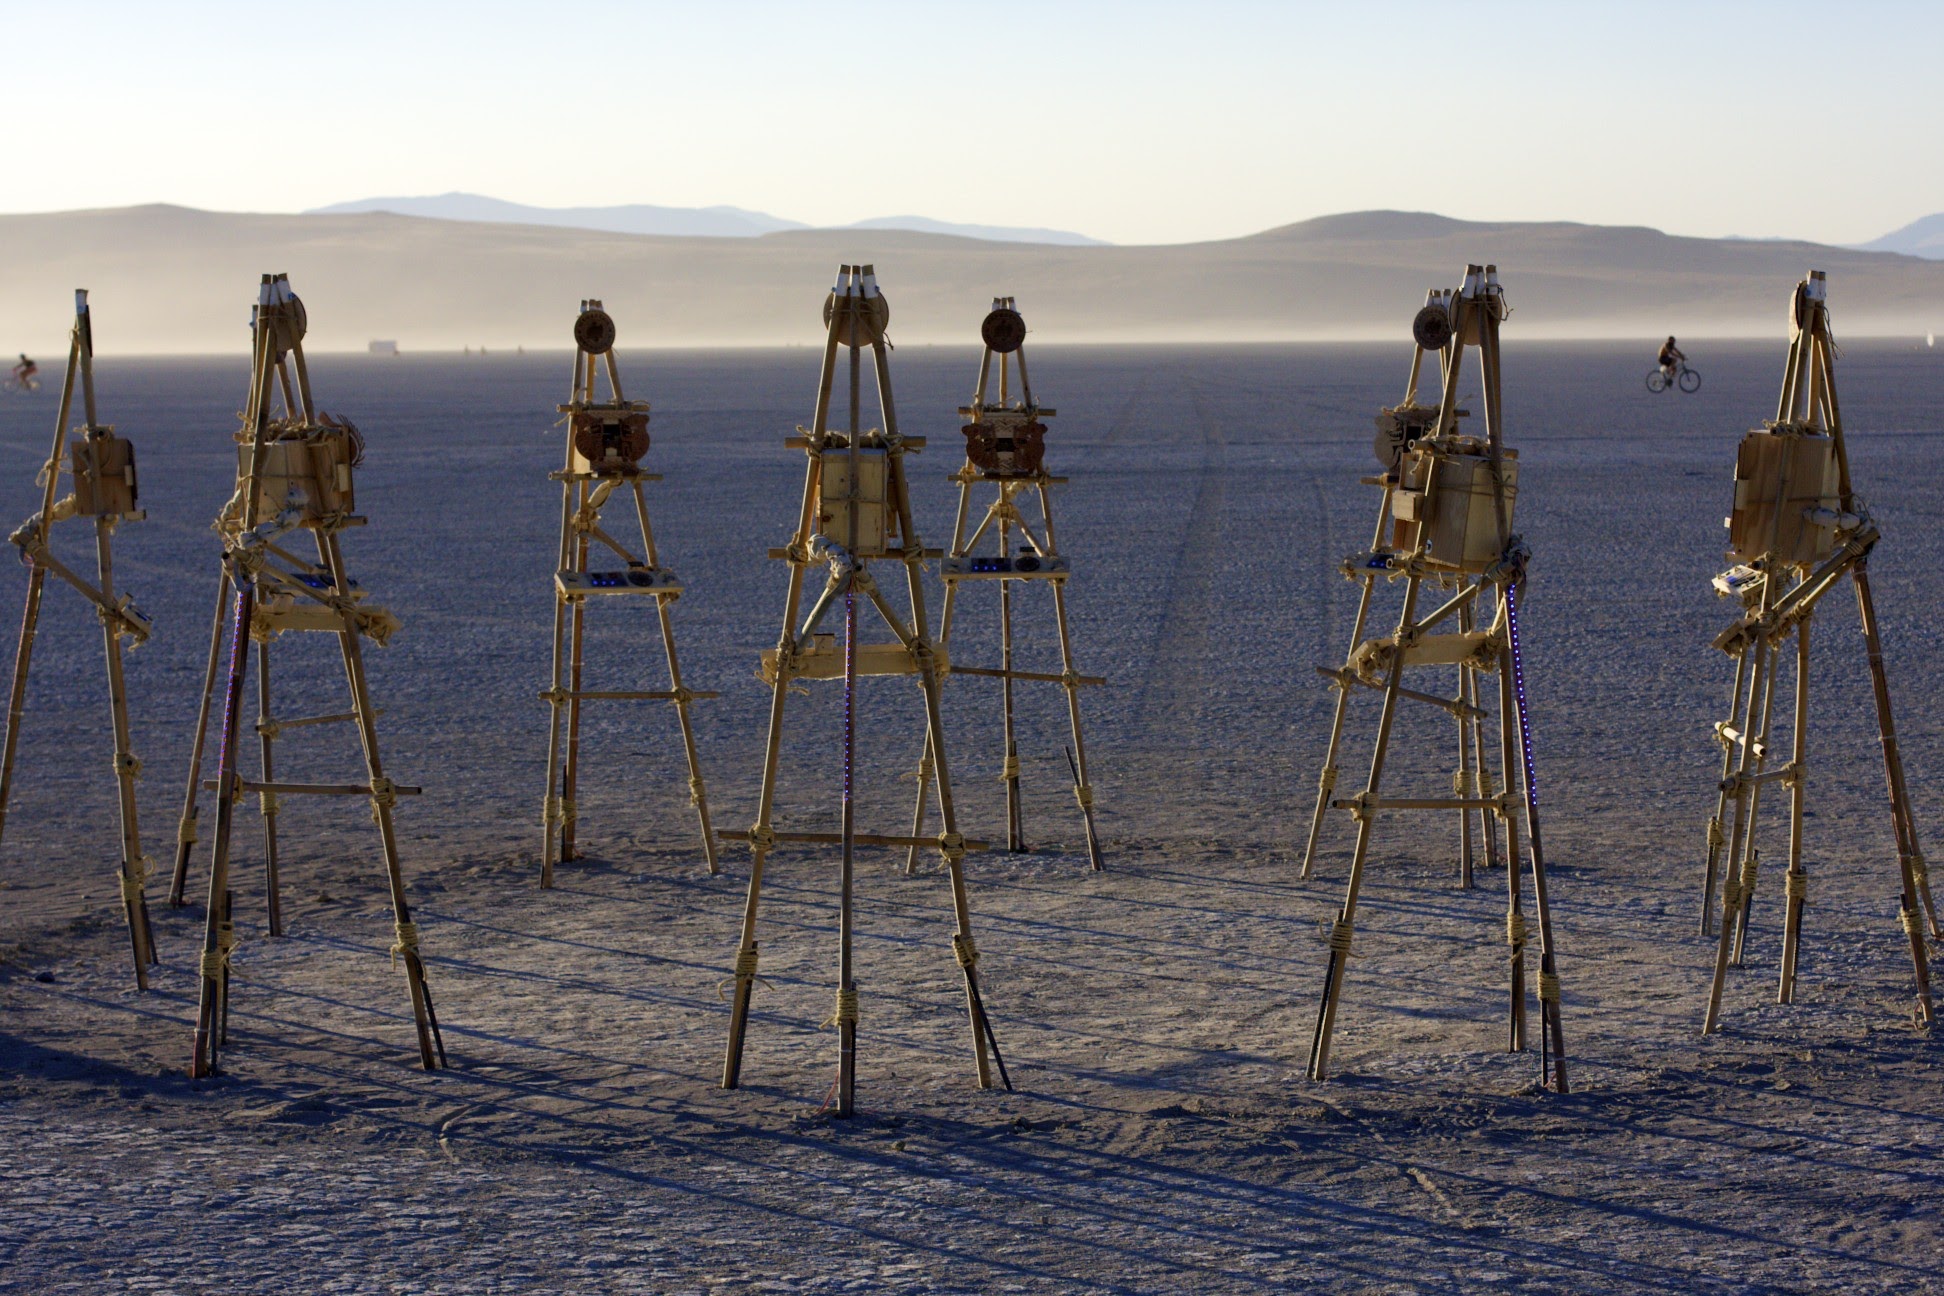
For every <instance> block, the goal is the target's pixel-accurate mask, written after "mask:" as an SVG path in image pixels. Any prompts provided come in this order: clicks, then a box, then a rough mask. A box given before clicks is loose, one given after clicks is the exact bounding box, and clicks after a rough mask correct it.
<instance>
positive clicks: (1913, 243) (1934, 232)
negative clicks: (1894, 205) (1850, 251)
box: [1856, 212, 1944, 261]
mask: <svg viewBox="0 0 1944 1296" xmlns="http://www.w3.org/2000/svg"><path fill="white" fill-rule="evenodd" d="M1856 246H1857V247H1858V248H1859V249H1860V250H1862V251H1864V252H1901V253H1903V254H1904V255H1905V256H1914V257H1923V258H1924V259H1925V260H1926V261H1944V212H1935V213H1933V214H1931V215H1929V216H1920V217H1918V218H1917V219H1916V220H1914V221H1912V222H1910V224H1908V225H1906V226H1904V227H1903V228H1902V229H1897V230H1892V231H1890V232H1889V233H1888V234H1885V235H1884V236H1883V237H1882V238H1880V239H1872V240H1871V241H1870V242H1868V243H1858V244H1857V245H1856Z"/></svg>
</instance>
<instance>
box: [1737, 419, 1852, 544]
mask: <svg viewBox="0 0 1944 1296" xmlns="http://www.w3.org/2000/svg"><path fill="white" fill-rule="evenodd" d="M1841 503H1842V495H1841V487H1840V481H1839V478H1838V475H1837V470H1836V443H1835V442H1834V441H1833V440H1831V439H1830V438H1829V437H1827V436H1824V435H1822V434H1821V433H1817V432H1808V431H1796V430H1791V429H1782V430H1777V431H1767V430H1763V431H1757V432H1750V433H1749V434H1748V435H1747V436H1745V437H1743V438H1742V442H1741V448H1740V450H1739V451H1737V453H1736V455H1735V506H1734V511H1733V512H1732V513H1730V514H1729V515H1728V551H1729V553H1730V555H1731V556H1733V557H1735V558H1739V559H1741V560H1742V561H1744V562H1755V561H1758V560H1761V559H1769V560H1771V561H1774V562H1777V563H1781V564H1783V565H1785V566H1804V565H1813V564H1815V563H1818V562H1821V561H1822V560H1823V559H1824V558H1827V557H1829V555H1830V554H1832V553H1834V552H1835V549H1836V522H1837V520H1838V516H1839V509H1840V506H1841Z"/></svg>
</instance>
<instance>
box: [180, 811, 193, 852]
mask: <svg viewBox="0 0 1944 1296" xmlns="http://www.w3.org/2000/svg"><path fill="white" fill-rule="evenodd" d="M195 844H196V815H195V812H194V811H191V812H190V813H188V814H186V815H184V816H182V822H181V823H179V824H177V825H176V845H178V846H194V845H195Z"/></svg>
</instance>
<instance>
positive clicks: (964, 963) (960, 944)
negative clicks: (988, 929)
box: [952, 932, 979, 972]
mask: <svg viewBox="0 0 1944 1296" xmlns="http://www.w3.org/2000/svg"><path fill="white" fill-rule="evenodd" d="M952 957H954V958H956V959H957V960H958V965H959V966H960V967H962V968H964V969H965V970H966V971H968V972H970V971H971V970H972V969H973V968H976V967H977V966H978V965H979V950H978V947H977V946H976V945H974V944H973V943H972V937H971V936H970V935H969V934H966V933H963V932H953V933H952Z"/></svg>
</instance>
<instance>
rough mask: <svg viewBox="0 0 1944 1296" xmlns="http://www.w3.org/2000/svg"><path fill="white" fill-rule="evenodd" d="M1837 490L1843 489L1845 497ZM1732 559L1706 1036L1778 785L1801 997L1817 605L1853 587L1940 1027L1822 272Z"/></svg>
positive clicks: (1742, 499) (1739, 502)
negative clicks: (1787, 693)
mask: <svg viewBox="0 0 1944 1296" xmlns="http://www.w3.org/2000/svg"><path fill="white" fill-rule="evenodd" d="M1831 487H1833V490H1832V489H1831ZM1729 524H1730V544H1731V546H1732V547H1733V548H1732V549H1731V552H1733V553H1734V554H1735V556H1739V557H1742V558H1743V559H1744V560H1745V561H1744V562H1743V563H1742V564H1739V565H1737V566H1735V567H1732V568H1730V569H1729V570H1728V571H1726V572H1723V573H1722V574H1721V575H1720V576H1717V577H1716V578H1715V582H1714V584H1715V588H1716V589H1717V590H1718V591H1719V592H1720V593H1721V594H1724V595H1732V596H1735V597H1737V598H1739V599H1740V601H1741V603H1742V615H1741V616H1740V617H1738V618H1737V619H1736V620H1735V622H1734V624H1733V625H1731V626H1729V627H1728V628H1727V629H1726V630H1724V631H1723V632H1722V633H1721V634H1720V635H1718V636H1716V638H1715V647H1717V648H1719V649H1720V650H1721V651H1723V652H1725V653H1727V654H1728V655H1730V656H1731V657H1733V658H1734V659H1735V682H1734V691H1733V693H1732V694H1731V695H1730V698H1729V707H1728V711H1729V716H1728V719H1727V720H1726V721H1725V722H1723V723H1721V724H1718V725H1716V726H1715V735H1716V737H1717V738H1718V739H1719V740H1720V742H1721V744H1722V764H1721V780H1720V784H1719V788H1718V792H1717V795H1716V799H1715V813H1714V817H1713V818H1712V819H1710V820H1709V821H1708V833H1707V864H1706V867H1705V870H1704V876H1703V881H1702V900H1701V929H1702V934H1703V935H1706V934H1708V932H1709V929H1710V927H1711V926H1712V925H1713V924H1712V923H1711V914H1712V911H1713V908H1714V894H1715V889H1716V882H1717V880H1719V881H1720V883H1721V887H1720V889H1721V923H1720V926H1719V929H1718V931H1717V932H1716V943H1715V961H1714V975H1713V978H1712V980H1711V982H1710V984H1709V988H1708V1006H1707V1011H1706V1013H1705V1015H1704V1016H1703V1018H1702V1026H1701V1030H1702V1033H1703V1034H1708V1033H1710V1032H1712V1031H1714V1030H1715V1029H1716V1028H1717V1027H1718V1026H1719V1025H1720V1023H1721V997H1722V990H1723V987H1724V984H1725V983H1726V980H1727V975H1728V969H1729V968H1730V967H1731V966H1734V967H1739V966H1741V964H1742V961H1743V956H1744V954H1745V951H1746V946H1747V940H1748V926H1749V920H1750V917H1751V916H1752V912H1753V906H1754V902H1755V892H1756V883H1757V878H1758V876H1759V871H1760V869H1759V866H1760V861H1761V854H1760V852H1759V850H1758V849H1757V848H1756V846H1755V824H1756V818H1757V815H1758V813H1759V811H1760V808H1761V794H1762V788H1763V786H1764V785H1766V784H1768V783H1780V784H1782V785H1783V786H1784V787H1785V788H1786V789H1787V790H1788V793H1789V864H1788V871H1787V873H1786V874H1785V876H1784V881H1783V897H1784V910H1783V928H1782V959H1781V972H1780V977H1779V984H1778V986H1777V989H1776V1002H1777V1003H1784V1004H1786V1003H1790V1002H1793V1000H1794V998H1795V982H1796V963H1797V957H1798V955H1799V953H1800V950H1801V934H1802V911H1803V908H1804V906H1805V904H1806V903H1807V900H1808V894H1809V875H1808V872H1807V870H1806V869H1805V867H1804V865H1803V860H1802V847H1803V822H1802V821H1803V815H1804V811H1805V808H1806V805H1807V799H1808V783H1809V778H1808V775H1809V762H1808V746H1807V743H1808V728H1809V683H1810V675H1811V669H1810V667H1811V661H1810V655H1809V629H1810V620H1811V618H1812V616H1813V615H1814V613H1815V610H1816V607H1817V605H1818V603H1819V602H1820V601H1821V600H1822V598H1823V596H1824V595H1825V594H1828V593H1829V592H1830V591H1831V590H1832V589H1834V588H1835V586H1836V585H1837V584H1838V583H1839V582H1841V580H1842V578H1843V577H1844V576H1848V577H1849V578H1850V580H1851V582H1852V583H1853V584H1854V585H1855V588H1856V604H1857V611H1858V613H1859V615H1860V618H1861V621H1862V630H1863V642H1864V647H1865V654H1866V656H1867V658H1868V660H1869V667H1870V683H1871V686H1872V692H1873V694H1874V697H1875V701H1876V717H1877V730H1878V737H1879V738H1880V740H1881V744H1882V748H1883V764H1884V776H1885V780H1886V782H1887V784H1888V788H1889V793H1890V821H1891V827H1892V829H1893V830H1894V833H1895V837H1896V844H1897V863H1898V877H1899V883H1900V891H1899V895H1898V917H1899V920H1900V922H1901V923H1902V926H1903V930H1904V937H1905V940H1906V942H1907V943H1908V945H1909V947H1910V961H1911V969H1912V974H1913V977H1914V980H1915V985H1916V1000H1917V1002H1916V1007H1917V1016H1918V1018H1919V1019H1920V1020H1921V1021H1922V1022H1923V1023H1924V1024H1925V1025H1929V1024H1930V1023H1931V1022H1933V1021H1934V1020H1935V1019H1936V1013H1935V1010H1934V1008H1933V1006H1932V1003H1931V988H1930V966H1929V959H1928V957H1927V952H1926V950H1925V948H1924V933H1925V927H1926V926H1928V927H1929V931H1930V935H1931V936H1932V937H1934V938H1936V937H1944V931H1940V929H1939V928H1938V922H1937V908H1936V905H1935V904H1934V903H1933V901H1932V899H1931V892H1930V880H1929V876H1928V872H1927V870H1926V868H1925V864H1924V857H1923V852H1922V850H1921V849H1920V848H1919V846H1918V842H1917V825H1916V819H1915V816H1914V813H1913V810H1912V807H1911V801H1910V793H1909V790H1908V789H1907V788H1906V787H1905V784H1904V768H1903V756H1902V753H1901V750H1900V749H1899V747H1898V744H1897V729H1896V724H1895V722H1894V720H1893V718H1892V716H1891V710H1890V684H1889V677H1888V675H1887V673H1886V671H1885V668H1884V663H1883V641H1882V637H1881V635H1880V634H1879V632H1878V622H1877V612H1876V603H1875V600H1874V598H1873V597H1872V595H1871V592H1870V574H1869V559H1870V554H1871V552H1872V551H1873V550H1874V549H1875V548H1876V545H1877V541H1878V540H1879V539H1880V538H1881V533H1880V532H1879V531H1878V530H1877V526H1876V523H1875V521H1874V520H1873V519H1872V518H1871V517H1870V514H1869V511H1868V509H1867V508H1866V507H1865V506H1864V504H1863V501H1862V500H1861V499H1860V498H1859V497H1858V496H1857V494H1856V492H1855V490H1854V487H1853V486H1852V483H1851V479H1850V467H1849V448H1848V445H1847V443H1846V442H1845V441H1844V439H1843V416H1842V409H1841V406H1840V405H1839V404H1838V402H1837V399H1836V343H1835V339H1834V337H1833V335H1832V333H1831V331H1830V325H1829V300H1828V284H1827V281H1826V279H1825V278H1824V276H1823V273H1822V272H1821V271H1820V270H1812V271H1810V272H1809V275H1808V276H1807V277H1806V278H1805V279H1803V280H1802V281H1801V282H1800V283H1798V284H1797V285H1796V286H1795V290H1794V295H1793V297H1792V299H1791V304H1790V335H1789V356H1788V362H1787V364H1786V365H1785V367H1784V369H1783V375H1782V393H1781V397H1780V399H1779V400H1778V402H1777V404H1776V411H1775V418H1774V419H1773V420H1771V421H1769V422H1768V423H1766V424H1764V425H1763V427H1762V428H1761V429H1760V430H1758V431H1755V432H1751V433H1750V434H1749V435H1748V436H1747V437H1746V438H1744V440H1743V442H1742V449H1741V452H1740V454H1739V456H1738V465H1737V474H1736V504H1735V516H1733V517H1731V518H1730V519H1729ZM1791 636H1793V637H1794V639H1795V652H1794V657H1795V681H1794V683H1795V700H1794V714H1793V717H1792V724H1791V729H1792V739H1791V747H1790V754H1789V760H1788V762H1787V763H1786V764H1784V765H1781V766H1778V767H1776V768H1769V766H1768V761H1769V756H1770V754H1771V744H1770V741H1769V737H1770V722H1771V717H1772V715H1773V711H1774V701H1775V693H1776V687H1775V681H1776V676H1777V673H1778V672H1777V667H1778V665H1779V661H1778V658H1779V656H1780V654H1781V651H1782V648H1783V646H1784V645H1785V644H1786V643H1787V642H1788V640H1789V639H1790V637H1791Z"/></svg>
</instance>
